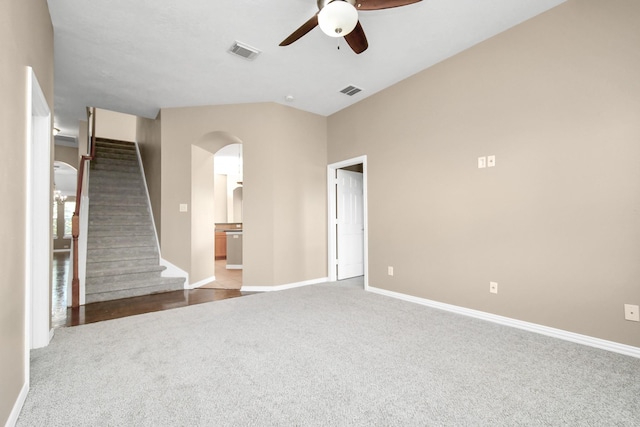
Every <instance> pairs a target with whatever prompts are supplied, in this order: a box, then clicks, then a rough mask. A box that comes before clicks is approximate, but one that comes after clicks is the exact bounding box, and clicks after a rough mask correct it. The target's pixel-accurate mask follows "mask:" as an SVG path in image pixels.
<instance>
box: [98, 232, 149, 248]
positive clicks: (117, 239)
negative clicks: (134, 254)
mask: <svg viewBox="0 0 640 427" xmlns="http://www.w3.org/2000/svg"><path fill="white" fill-rule="evenodd" d="M155 237H156V236H154V235H153V234H149V235H146V236H143V235H137V236H136V237H135V238H132V237H131V236H99V235H98V236H96V235H95V234H93V233H88V235H87V248H88V249H98V248H114V249H115V248H135V247H144V246H153V245H155V244H156V242H155V240H156V239H155Z"/></svg>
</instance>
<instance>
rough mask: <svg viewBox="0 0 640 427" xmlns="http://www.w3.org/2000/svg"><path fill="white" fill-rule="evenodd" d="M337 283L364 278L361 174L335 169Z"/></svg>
mask: <svg viewBox="0 0 640 427" xmlns="http://www.w3.org/2000/svg"><path fill="white" fill-rule="evenodd" d="M337 179H338V183H337V188H336V194H337V197H336V199H337V200H336V211H337V212H336V213H337V228H338V230H337V242H336V243H337V244H336V249H337V254H336V255H337V260H338V280H342V279H348V278H350V277H356V276H362V275H364V214H363V208H364V200H363V194H364V193H363V189H362V174H361V173H359V172H351V171H346V170H342V169H338V170H337Z"/></svg>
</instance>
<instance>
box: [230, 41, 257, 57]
mask: <svg viewBox="0 0 640 427" xmlns="http://www.w3.org/2000/svg"><path fill="white" fill-rule="evenodd" d="M229 53H233V54H234V55H238V56H239V57H241V58H244V59H247V60H249V61H252V60H254V59H255V58H256V56H258V55H260V51H259V50H258V49H256V48H255V47H251V46H249V45H248V44H244V43H241V42H239V41H236V42H234V43H233V45H232V46H231V47H230V48H229Z"/></svg>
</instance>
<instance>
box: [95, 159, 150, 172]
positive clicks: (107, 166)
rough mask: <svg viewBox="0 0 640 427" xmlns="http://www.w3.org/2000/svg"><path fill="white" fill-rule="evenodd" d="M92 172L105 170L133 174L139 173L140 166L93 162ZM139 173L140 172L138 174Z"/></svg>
mask: <svg viewBox="0 0 640 427" xmlns="http://www.w3.org/2000/svg"><path fill="white" fill-rule="evenodd" d="M91 170H92V171H93V170H103V171H121V172H133V171H139V166H137V165H136V166H135V167H132V166H130V165H120V164H112V163H97V162H95V161H94V162H91ZM138 173H139V172H138Z"/></svg>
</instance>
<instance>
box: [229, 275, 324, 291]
mask: <svg viewBox="0 0 640 427" xmlns="http://www.w3.org/2000/svg"><path fill="white" fill-rule="evenodd" d="M328 281H329V278H328V277H321V278H318V279H311V280H305V281H303V282H296V283H289V284H286V285H276V286H244V285H243V286H242V288H240V290H241V291H244V292H272V291H284V290H285V289H293V288H299V287H302V286H308V285H317V284H318V283H326V282H328Z"/></svg>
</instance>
